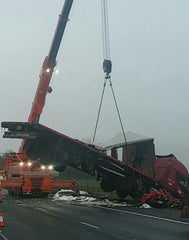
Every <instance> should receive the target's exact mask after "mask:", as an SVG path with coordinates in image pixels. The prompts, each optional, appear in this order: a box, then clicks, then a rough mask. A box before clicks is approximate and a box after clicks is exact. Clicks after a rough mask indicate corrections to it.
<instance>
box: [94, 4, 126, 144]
mask: <svg viewBox="0 0 189 240" xmlns="http://www.w3.org/2000/svg"><path fill="white" fill-rule="evenodd" d="M101 10H102V36H103V37H102V38H103V39H102V40H103V55H104V61H103V70H104V73H105V77H104V84H103V89H102V95H101V99H100V104H99V108H98V114H97V119H96V124H95V130H94V135H93V142H94V141H95V137H96V132H97V127H98V122H99V117H100V112H101V108H102V102H103V98H104V92H105V88H106V83H107V81H109V85H110V87H111V91H112V95H113V100H114V103H115V107H116V111H117V114H118V118H119V121H120V125H121V130H122V134H123V137H124V141H125V145H126V146H127V139H126V135H125V131H124V128H123V123H122V120H121V115H120V111H119V108H118V104H117V101H116V97H115V92H114V89H113V85H112V81H111V75H110V74H111V71H112V62H111V60H110V41H109V27H108V9H107V0H101Z"/></svg>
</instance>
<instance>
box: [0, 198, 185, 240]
mask: <svg viewBox="0 0 189 240" xmlns="http://www.w3.org/2000/svg"><path fill="white" fill-rule="evenodd" d="M0 212H2V213H3V219H4V224H5V227H1V228H0V230H1V232H0V239H4V240H7V239H8V240H38V239H39V240H43V239H45V240H51V239H52V240H66V239H69V240H73V239H74V240H80V239H82V240H84V239H87V240H90V239H95V240H105V239H107V240H117V239H124V240H127V239H130V240H148V239H149V240H152V239H154V240H156V239H158V240H160V239H161V240H164V239H165V240H169V239H170V240H176V239H179V240H182V239H187V240H188V239H189V219H188V220H184V219H180V218H179V215H180V213H179V212H178V211H176V210H173V209H169V210H162V209H161V210H156V209H139V208H136V207H122V208H119V209H117V208H107V207H97V206H96V207H95V206H81V205H78V204H73V203H68V202H63V201H52V199H51V198H47V199H37V198H33V199H31V198H27V199H24V198H17V197H10V196H5V197H4V198H3V201H2V203H0ZM182 221H183V222H182Z"/></svg>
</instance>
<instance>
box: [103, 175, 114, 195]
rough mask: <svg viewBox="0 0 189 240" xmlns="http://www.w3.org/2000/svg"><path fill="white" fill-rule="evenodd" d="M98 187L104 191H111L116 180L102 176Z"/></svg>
mask: <svg viewBox="0 0 189 240" xmlns="http://www.w3.org/2000/svg"><path fill="white" fill-rule="evenodd" d="M100 187H101V189H102V191H104V192H112V191H114V190H116V182H115V180H114V179H110V178H108V177H104V178H103V179H102V181H101V183H100Z"/></svg>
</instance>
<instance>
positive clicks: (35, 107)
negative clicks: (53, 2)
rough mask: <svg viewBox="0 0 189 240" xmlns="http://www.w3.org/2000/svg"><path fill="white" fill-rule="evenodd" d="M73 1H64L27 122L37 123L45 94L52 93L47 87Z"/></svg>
mask: <svg viewBox="0 0 189 240" xmlns="http://www.w3.org/2000/svg"><path fill="white" fill-rule="evenodd" d="M72 3H73V0H65V2H64V6H63V8H62V12H61V14H60V15H59V20H58V24H57V27H56V31H55V34H54V38H53V41H52V44H51V47H50V51H49V54H48V56H47V57H45V60H44V62H43V65H42V69H41V73H40V76H39V83H38V87H37V90H36V94H35V97H34V101H33V103H32V108H31V111H30V114H29V117H28V122H30V123H38V122H39V118H40V115H41V113H42V111H43V107H44V105H45V99H46V95H47V93H50V92H51V91H52V89H51V87H50V86H49V84H50V80H51V78H52V74H53V71H54V67H55V66H56V56H57V53H58V50H59V47H60V43H61V40H62V36H63V34H64V30H65V27H66V24H67V21H68V16H69V13H70V9H71V6H72Z"/></svg>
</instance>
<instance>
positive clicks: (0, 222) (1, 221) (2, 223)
mask: <svg viewBox="0 0 189 240" xmlns="http://www.w3.org/2000/svg"><path fill="white" fill-rule="evenodd" d="M4 226H5V225H4V222H3V214H2V213H0V227H4Z"/></svg>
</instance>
